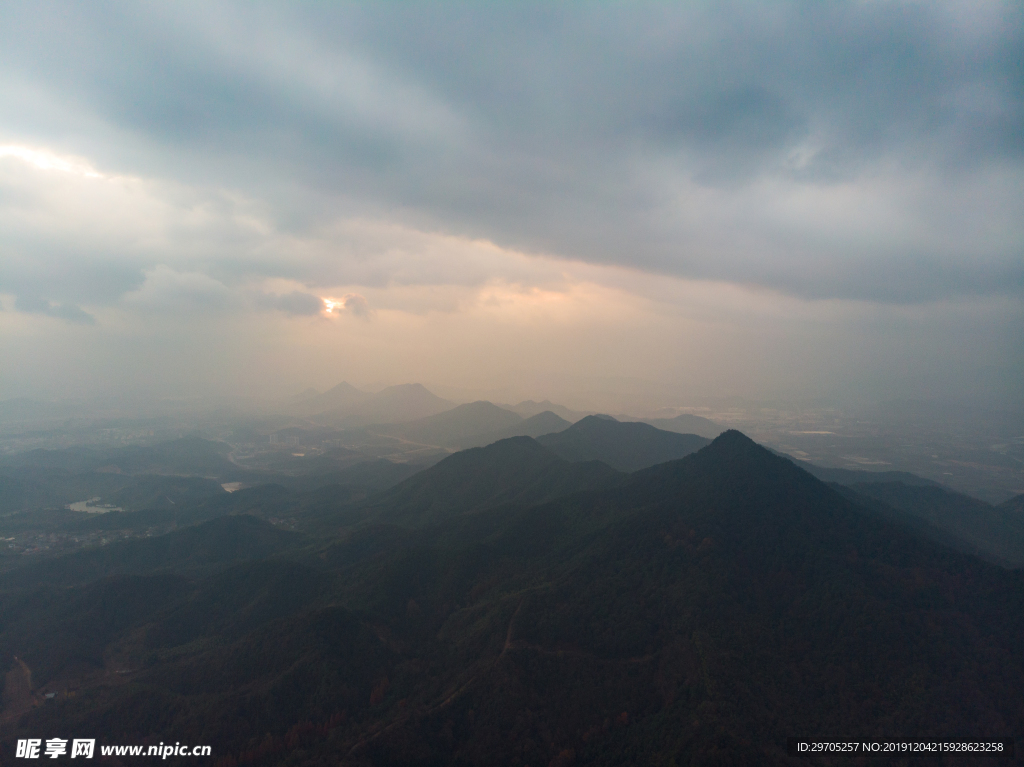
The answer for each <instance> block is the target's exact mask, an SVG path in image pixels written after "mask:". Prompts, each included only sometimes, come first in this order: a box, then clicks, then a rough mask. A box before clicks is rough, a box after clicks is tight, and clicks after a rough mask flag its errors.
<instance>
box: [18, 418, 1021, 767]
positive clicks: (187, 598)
mask: <svg viewBox="0 0 1024 767" xmlns="http://www.w3.org/2000/svg"><path fill="white" fill-rule="evenodd" d="M584 420H587V419H584ZM595 420H596V421H598V422H600V421H605V419H599V418H598V419H595ZM581 424H582V426H581ZM608 424H611V426H610V427H608V426H607V425H608ZM636 426H638V425H637V424H618V425H617V426H616V422H614V421H605V422H604V424H602V423H597V424H594V423H593V422H591V423H586V424H584V423H583V421H581V422H580V423H579V424H576V426H574V427H573V428H576V427H580V429H579V431H578V432H577V435H576V436H575V437H573V438H572V439H571V440H567V441H566V442H565V444H566V445H570V446H574V447H573V449H580V445H581V444H582V442H581V436H580V435H586V434H595V435H597V436H595V444H597V445H607V443H606V442H605V441H603V439H602V438H601V435H602V434H604V432H603V431H601V430H603V429H607V428H610V429H616V428H618V429H619V430H620V431H619V433H620V434H623V433H628V434H630V435H631V437H632V438H633V439H634V440H635V443H636V444H637V445H641V444H642V438H643V436H644V435H645V434H649V433H648V432H646V431H645V430H643V429H639V430H638V429H636V428H635V427H636ZM640 426H642V424H640ZM622 427H627V428H628V432H627V431H626V430H625V429H622ZM591 430H592V431H591ZM566 431H568V430H566ZM564 433H566V432H563V434H564ZM654 439H656V440H663V439H664V438H663V437H660V436H655V438H654ZM658 444H661V443H660V442H659V443H658ZM666 444H667V443H666ZM616 455H618V453H616ZM633 463H643V461H642V460H640V459H635V460H634V461H633ZM841 487H842V486H832V485H829V484H826V483H824V482H822V481H821V480H819V479H817V478H815V477H813V476H812V475H811V474H809V473H807V472H806V471H804V470H802V469H801V468H800V467H798V466H797V465H795V464H794V463H793V462H792V461H789V460H788V459H786V458H783V457H780V456H777V455H774V454H772V453H771V452H769V451H767V450H765V449H764V448H762V447H760V446H759V445H757V444H755V443H754V442H752V441H751V440H749V439H748V438H746V437H745V436H744V435H742V434H740V433H738V432H735V431H727V432H725V433H723V434H722V435H720V436H719V437H717V438H716V439H715V440H714V441H713V442H711V443H710V444H705V445H704V446H703V447H702V448H700V449H698V450H696V451H695V452H691V453H689V454H687V455H685V456H684V457H682V458H679V459H674V460H668V461H666V462H660V463H658V464H656V465H653V466H650V467H648V468H645V469H641V470H637V471H633V472H632V473H623V472H619V471H616V470H614V469H612V468H609V467H608V466H607V465H603V464H602V463H599V462H594V463H573V462H570V461H568V460H567V459H565V458H564V457H560V456H558V455H557V454H556V453H554V452H553V451H552V450H551V449H550V448H548V447H546V446H545V445H544V444H543V440H533V439H531V438H528V437H517V438H513V439H508V440H503V441H499V442H497V443H495V444H492V445H489V446H487V447H484V448H477V449H471V450H466V451H463V452H460V453H456V454H454V455H452V456H450V457H449V458H446V459H445V460H444V461H441V462H440V463H438V464H436V465H435V466H433V467H431V468H429V469H427V470H425V471H423V472H420V473H419V474H417V475H414V476H413V477H411V478H409V479H406V480H405V481H404V482H402V483H399V484H398V485H395V486H394V487H392V488H390V489H388V490H385V491H384V492H382V493H380V494H378V495H376V496H373V497H372V498H369V499H366V500H365V501H361V502H359V503H357V504H354V505H351V504H350V505H345V504H340V505H337V506H336V507H335V508H333V510H332V509H326V510H325V509H323V508H313V507H311V508H309V509H308V518H309V519H311V520H315V521H316V523H317V525H318V526H317V528H316V533H315V534H303V533H301V532H299V533H286V532H283V531H281V530H279V529H276V528H275V527H274V526H272V525H270V524H268V523H267V522H265V521H261V520H258V519H254V518H252V517H248V516H228V517H222V518H219V519H214V520H212V521H209V522H206V523H204V524H202V525H200V526H198V527H187V528H183V529H180V530H177V531H174V532H171V533H169V534H168V535H166V536H162V537H161V538H158V539H151V540H147V541H130V542H126V543H123V544H117V545H116V546H108V547H105V548H104V549H100V550H99V551H100V553H99V554H89V555H88V556H84V555H72V556H70V557H68V558H66V560H62V563H61V564H60V565H58V566H55V567H51V568H50V569H49V570H48V572H50V573H51V575H50V577H49V578H48V579H31V578H27V577H26V576H17V574H16V573H12V574H10V575H8V576H6V577H5V578H4V579H0V656H2V657H3V658H4V659H5V662H7V663H8V664H10V666H9V667H10V668H11V669H12V670H11V672H10V673H9V674H8V676H7V681H6V684H7V685H9V686H10V690H11V694H10V695H8V696H7V699H6V700H7V708H6V709H5V714H4V717H3V718H4V721H3V724H0V749H3V750H4V752H5V753H6V751H7V750H8V749H11V753H13V748H14V740H16V739H18V738H27V737H52V734H53V733H64V732H67V733H72V732H74V733H94V734H95V736H96V737H97V738H98V739H99V742H101V743H104V742H107V743H109V742H133V743H148V742H154V743H156V742H159V741H163V742H175V741H180V742H188V743H209V744H212V745H213V747H214V749H215V760H216V761H215V763H216V764H218V765H222V767H237V765H243V764H245V765H254V767H260V766H262V765H278V764H282V765H283V764H309V765H318V764H332V765H334V764H339V763H340V764H352V765H356V764H374V765H423V764H459V765H477V764H479V765H484V764H487V765H490V764H508V765H527V764H534V765H536V764H548V765H551V764H554V765H570V764H581V765H582V764H588V765H589V764H594V765H628V764H684V763H685V764H769V765H770V764H792V763H795V761H794V760H792V759H791V758H790V757H788V756H787V754H786V739H787V738H788V737H794V736H799V737H807V738H835V737H843V738H845V739H849V740H854V739H856V740H877V741H883V742H890V741H905V740H913V741H915V742H927V741H949V740H964V739H970V740H975V741H976V740H985V741H993V740H996V739H1014V738H1017V739H1019V738H1020V737H1021V735H1022V733H1024V698H1022V697H1021V696H1020V695H1019V690H1020V689H1021V688H1022V685H1024V644H1022V641H1024V640H1022V637H1024V609H1022V608H1024V574H1022V572H1021V571H1019V570H1009V569H1006V568H1003V567H999V566H997V565H994V564H990V563H988V562H985V561H983V560H981V559H978V558H977V557H973V556H970V555H968V554H964V553H961V552H958V551H956V550H954V549H952V548H949V547H947V546H944V545H942V544H940V543H937V542H935V541H932V540H930V539H928V538H927V537H924V536H921V535H920V534H918V532H917V531H915V530H914V529H913V528H911V527H907V526H905V525H901V524H899V523H896V522H894V521H893V520H892V519H890V518H888V517H887V516H886V515H885V514H882V513H880V512H879V511H878V509H877V508H874V507H868V506H864V505H861V504H860V503H858V502H857V501H856V500H855V497H853V496H847V495H845V494H844V493H843V492H840V489H838V488H841ZM239 492H242V491H239ZM236 495H238V494H237V493H236V494H232V498H231V499H230V500H231V501H232V502H234V498H233V496H236ZM278 497H279V498H284V497H287V493H286V494H285V495H280V494H279V495H278ZM263 502H264V503H266V504H267V506H266V507H265V509H264V513H266V509H267V508H272V507H273V506H274V504H275V503H276V501H275V500H274V496H273V495H265V497H264V499H263ZM218 503H221V501H218ZM879 503H881V502H880V501H879ZM321 505H322V504H321ZM303 518H304V517H303V516H302V514H299V516H298V517H297V522H298V526H299V527H300V528H301V526H302V520H303ZM22 579H23V580H22ZM14 657H17V658H18V659H19V663H14V661H13V660H12V659H13V658H14ZM19 664H20V665H19ZM25 669H28V671H26V670H25ZM29 672H30V673H31V677H30V679H31V685H30V687H31V694H30V695H28V694H27V693H25V691H24V690H25V687H24V685H20V686H19V685H18V684H15V683H16V682H18V681H19V680H22V681H23V680H24V676H25V675H26V674H28V673H29ZM50 693H53V697H51V698H45V697H44V696H45V695H47V694H50ZM19 695H20V696H21V697H20V698H19V697H17V696H19ZM26 695H27V696H28V697H26ZM43 701H45V702H43ZM19 706H20V708H19ZM91 736H92V735H90V737H91ZM801 763H803V761H802V760H801ZM873 763H875V762H874V760H873ZM878 763H885V760H884V759H882V760H878ZM890 763H902V762H900V761H899V760H898V759H894V760H890ZM965 763H972V762H971V761H970V759H969V758H968V759H966V760H965Z"/></svg>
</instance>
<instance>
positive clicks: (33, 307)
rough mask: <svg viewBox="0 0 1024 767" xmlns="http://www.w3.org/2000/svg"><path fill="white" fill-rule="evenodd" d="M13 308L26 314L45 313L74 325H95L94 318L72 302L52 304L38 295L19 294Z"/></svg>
mask: <svg viewBox="0 0 1024 767" xmlns="http://www.w3.org/2000/svg"><path fill="white" fill-rule="evenodd" d="M14 308H15V309H17V310H18V311H19V312H25V313H26V314H45V315H46V316H48V317H56V318H58V319H61V320H64V321H65V322H70V323H72V324H75V325H95V324H96V318H95V317H93V316H92V315H91V314H89V313H88V312H86V311H84V310H83V309H82V308H81V307H79V306H75V305H74V304H54V303H51V302H50V301H47V300H46V299H44V298H39V297H38V296H25V295H19V296H18V297H17V298H16V299H15V302H14Z"/></svg>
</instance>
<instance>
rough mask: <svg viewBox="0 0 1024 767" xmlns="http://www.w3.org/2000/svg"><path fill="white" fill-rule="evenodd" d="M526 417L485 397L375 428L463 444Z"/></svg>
mask: <svg viewBox="0 0 1024 767" xmlns="http://www.w3.org/2000/svg"><path fill="white" fill-rule="evenodd" d="M522 421H523V418H522V417H521V416H519V415H516V414H515V413H513V412H511V411H509V410H504V409H502V408H500V407H498V406H497V405H495V404H493V403H490V402H486V401H483V400H481V401H478V402H470V403H469V404H467V405H459V406H458V407H454V408H452V409H451V410H446V411H444V412H443V413H438V414H437V415H432V416H427V417H426V418H419V419H416V420H414V421H406V422H404V423H394V424H383V425H378V426H376V427H374V429H373V430H374V431H379V432H380V433H381V434H393V435H396V436H401V437H404V438H405V439H408V440H411V441H413V442H419V443H421V444H424V445H440V446H442V447H459V446H461V445H462V443H463V442H464V441H465V440H466V439H467V438H468V437H472V436H475V435H477V434H482V433H485V432H494V431H499V430H504V429H507V428H508V427H510V426H514V425H516V424H519V423H521V422H522Z"/></svg>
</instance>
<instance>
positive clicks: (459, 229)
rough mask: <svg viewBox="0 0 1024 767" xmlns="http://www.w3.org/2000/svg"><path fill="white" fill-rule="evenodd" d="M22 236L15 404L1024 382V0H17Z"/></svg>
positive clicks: (13, 179)
mask: <svg viewBox="0 0 1024 767" xmlns="http://www.w3.org/2000/svg"><path fill="white" fill-rule="evenodd" d="M0 238H2V239H0V249H2V250H0V302H2V305H3V308H4V311H3V312H0V332H2V333H3V337H2V338H0V346H2V348H0V352H2V353H5V354H6V355H7V359H9V360H12V361H16V362H17V364H16V365H14V366H9V367H6V369H5V370H4V371H3V372H2V373H0V396H12V395H14V394H23V393H27V392H29V391H33V390H38V389H39V387H40V386H41V385H42V383H41V382H42V381H44V380H45V381H47V382H50V383H51V384H52V380H53V375H54V371H57V370H59V369H60V364H66V363H69V362H70V363H71V364H74V365H76V366H78V367H79V369H80V370H82V371H83V372H82V373H81V375H80V376H79V377H78V380H79V382H80V383H81V385H82V386H86V387H92V388H104V387H108V386H111V385H112V384H113V382H114V381H115V380H120V381H122V382H128V383H129V384H130V385H132V386H156V387H157V388H159V387H160V386H169V387H171V388H172V389H173V388H174V387H186V388H187V387H188V386H190V385H191V386H194V387H198V388H199V389H215V390H229V389H237V388H238V386H239V385H240V383H239V382H240V380H241V379H242V378H245V379H246V380H249V379H250V378H251V377H250V375H249V371H250V370H251V368H252V366H253V365H255V364H259V365H262V366H270V367H271V368H274V369H277V368H282V369H287V371H289V372H287V373H281V374H280V375H278V376H277V378H278V384H277V386H278V387H280V388H282V389H285V388H287V387H290V386H299V385H304V384H306V383H310V382H312V383H314V384H316V385H319V386H325V385H330V383H332V382H336V380H340V378H342V377H349V378H356V379H358V378H360V377H362V378H363V379H364V380H366V381H369V380H373V379H375V378H387V379H393V380H389V382H397V381H400V380H417V379H420V380H431V379H432V380H436V381H442V382H445V383H448V384H450V385H456V384H458V383H459V382H460V381H462V382H465V381H468V385H469V386H470V387H472V386H479V387H481V388H482V389H486V388H487V387H489V386H490V387H493V386H494V385H496V382H498V381H502V382H505V383H507V382H508V381H509V377H510V376H513V377H515V376H518V379H517V380H518V381H519V386H520V389H522V391H523V392H524V393H527V390H528V389H529V390H531V391H532V389H531V387H533V388H538V387H539V388H545V387H547V390H554V389H559V387H561V389H564V388H566V387H569V386H570V385H571V384H572V382H574V381H575V382H577V383H578V382H579V381H585V380H590V379H589V378H588V376H589V377H594V376H599V375H600V374H602V373H604V374H608V373H609V372H611V373H612V374H613V375H630V376H639V377H640V378H643V379H644V380H651V381H656V382H658V384H659V385H661V386H677V387H678V389H679V391H680V396H682V395H684V394H686V393H694V394H696V393H700V394H704V393H709V392H723V391H727V392H730V393H743V394H747V395H756V394H758V393H771V394H778V393H780V392H785V391H795V392H797V393H800V394H808V395H810V394H815V395H820V394H828V393H832V394H835V395H837V396H840V395H841V396H853V395H854V394H857V393H858V392H859V393H861V394H864V393H865V392H868V393H870V395H871V396H876V395H877V396H888V395H893V396H911V395H914V394H915V393H916V394H923V395H926V396H950V397H959V396H969V397H975V398H983V399H986V400H991V401H992V402H999V403H1001V404H1007V403H1009V404H1015V403H1016V404H1019V403H1020V399H1021V395H1020V391H1021V389H1022V388H1024V387H1020V385H1019V381H1020V380H1021V377H1022V376H1024V342H1022V340H1021V339H1022V337H1024V332H1022V329H1024V6H1022V5H1021V4H1019V3H1011V2H1007V3H984V2H981V3H977V2H972V3H898V2H892V3H889V2H862V3H842V4H838V3H837V4H832V3H820V2H808V3H780V2H771V3H766V4H755V3H747V2H744V3H737V4H735V5H730V4H726V3H708V4H697V3H685V4H664V3H659V4H648V5H638V4H634V3H630V4H608V3H602V4H596V3H591V4H557V5H556V4H548V3H545V4H536V5H529V4H521V3H515V4H513V3H506V4H497V3H487V4H483V3H481V4H448V3H446V4H411V3H401V4H395V3H361V4H352V5H345V4H320V3H317V4H308V5H299V4H294V3H289V4H278V5H271V4H265V3H264V4H249V3H239V4H212V3H208V2H204V3H196V4H186V3H166V4H147V5H139V4H134V3H130V4H129V3H126V4H106V3H89V4H82V3H68V4H57V3H24V4H19V3H11V4H7V5H5V8H4V22H3V24H0ZM325 299H326V301H325ZM487 307H490V308H487ZM555 307H559V308H555ZM197 323H199V325H198V327H201V329H202V332H199V331H198V329H197ZM768 337H770V339H769V338H768ZM72 339H73V340H72ZM147 339H148V341H147ZM499 339H505V340H504V341H502V342H501V343H504V344H506V346H505V347H504V348H505V349H506V350H508V349H509V346H508V344H510V343H511V344H512V346H513V347H514V348H515V349H516V353H515V354H516V356H515V358H514V359H510V358H509V357H508V353H507V352H506V353H505V354H504V355H503V354H501V353H499V352H498V351H495V349H494V345H495V344H496V343H498V340H499ZM509 339H515V340H514V341H512V340H509ZM147 344H149V345H148V346H147ZM142 347H145V348H157V349H159V350H160V351H159V353H158V354H156V353H155V354H154V358H153V359H149V357H148V356H147V354H141V353H140V351H139V349H140V348H142ZM520 347H522V348H520ZM197 348H202V349H204V350H205V351H204V352H203V354H205V355H207V356H206V357H204V356H203V354H200V355H198V356H197V355H196V353H195V352H194V350H195V349H197ZM411 348H414V349H426V350H429V353H427V354H424V355H423V356H422V358H421V357H420V356H418V355H417V354H415V353H412V352H411V351H410V349H411ZM190 349H191V350H193V351H191V352H190V351H188V350H190ZM228 350H230V351H228ZM570 350H571V353H570ZM577 355H579V358H578V359H577V358H576V356H577ZM143 358H145V359H143ZM327 358H329V360H330V361H326V360H327ZM89 360H102V362H95V363H93V362H89ZM94 364H95V365H98V366H99V368H97V369H96V370H92V369H91V366H92V365H94ZM204 366H207V367H204ZM183 367H184V368H185V369H186V370H187V372H185V373H182V372H181V371H182V369H183ZM86 368H89V370H87V371H86V370H85V369H86ZM559 368H572V369H571V370H569V369H566V370H561V371H559V370H558V369H559ZM695 368H699V369H700V371H702V372H700V373H699V374H698V373H696V372H695V371H694V369H695ZM169 370H174V371H177V372H176V373H175V374H174V375H170V376H169V374H168V371H169ZM154 371H162V372H159V373H158V372H154ZM570 373H571V375H570ZM456 379H459V380H456ZM741 381H742V383H740V382H741ZM1015 381H1016V383H1014V382H1015ZM556 382H558V383H557V385H556ZM48 385H50V384H48ZM730 387H731V388H730ZM257 388H258V387H257ZM50 389H51V390H52V391H54V392H55V393H63V390H59V391H58V390H56V389H53V387H52V385H51V386H50ZM273 389H274V386H271V385H269V384H268V385H267V387H266V391H270V390H273ZM535 393H536V394H538V395H542V394H544V392H535Z"/></svg>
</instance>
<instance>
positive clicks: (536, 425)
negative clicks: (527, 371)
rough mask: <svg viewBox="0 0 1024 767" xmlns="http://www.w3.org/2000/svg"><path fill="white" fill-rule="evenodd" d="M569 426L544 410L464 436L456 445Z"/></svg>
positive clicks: (551, 430)
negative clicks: (499, 427) (483, 431)
mask: <svg viewBox="0 0 1024 767" xmlns="http://www.w3.org/2000/svg"><path fill="white" fill-rule="evenodd" d="M570 426H572V424H571V423H569V422H568V421H566V420H565V419H564V418H559V417H558V416H557V415H555V414H554V413H552V412H551V411H550V410H545V411H544V412H543V413H537V415H534V416H530V417H529V418H524V419H522V420H521V421H519V422H517V423H515V424H513V425H512V426H509V427H507V428H505V429H501V430H499V431H492V432H488V433H485V434H474V435H473V436H471V437H466V438H465V439H462V440H460V441H459V444H458V447H464V448H465V447H480V446H482V445H489V444H491V443H492V442H497V441H498V440H502V439H509V438H510V437H535V438H536V437H539V436H541V435H543V434H553V433H556V432H560V431H565V430H566V429H568V428H569V427H570Z"/></svg>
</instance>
